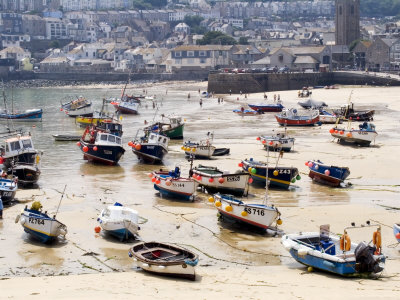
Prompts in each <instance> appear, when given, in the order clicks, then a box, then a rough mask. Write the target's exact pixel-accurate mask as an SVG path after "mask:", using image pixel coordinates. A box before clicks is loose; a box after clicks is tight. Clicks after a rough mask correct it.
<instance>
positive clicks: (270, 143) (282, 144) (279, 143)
mask: <svg viewBox="0 0 400 300" xmlns="http://www.w3.org/2000/svg"><path fill="white" fill-rule="evenodd" d="M257 140H259V141H261V143H262V144H263V145H264V147H265V149H266V150H267V151H286V152H289V151H290V150H291V149H292V147H293V146H294V141H295V138H294V137H289V136H288V135H287V132H286V130H285V132H278V133H277V134H275V135H270V136H267V135H262V136H260V137H257Z"/></svg>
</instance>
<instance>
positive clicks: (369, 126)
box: [358, 122, 375, 131]
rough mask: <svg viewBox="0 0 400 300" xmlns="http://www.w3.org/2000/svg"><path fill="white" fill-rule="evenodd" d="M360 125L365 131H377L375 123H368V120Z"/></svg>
mask: <svg viewBox="0 0 400 300" xmlns="http://www.w3.org/2000/svg"><path fill="white" fill-rule="evenodd" d="M358 127H359V128H360V130H363V131H375V125H374V124H372V123H368V122H364V123H362V124H360V125H358Z"/></svg>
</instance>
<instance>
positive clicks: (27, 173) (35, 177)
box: [10, 156, 41, 187]
mask: <svg viewBox="0 0 400 300" xmlns="http://www.w3.org/2000/svg"><path fill="white" fill-rule="evenodd" d="M36 158H37V161H38V160H39V159H40V157H39V156H37V157H36ZM10 169H11V172H12V174H13V175H14V176H15V177H17V178H18V184H19V186H22V187H29V186H32V185H34V184H36V183H37V182H38V181H39V177H40V174H41V171H40V169H39V167H38V165H37V163H34V164H27V163H16V164H15V165H13V166H12V167H11V168H10Z"/></svg>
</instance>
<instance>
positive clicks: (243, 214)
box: [240, 210, 248, 217]
mask: <svg viewBox="0 0 400 300" xmlns="http://www.w3.org/2000/svg"><path fill="white" fill-rule="evenodd" d="M240 214H241V215H242V217H247V215H248V213H247V211H245V210H244V211H242V212H241V213H240Z"/></svg>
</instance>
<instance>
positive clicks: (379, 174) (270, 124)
mask: <svg viewBox="0 0 400 300" xmlns="http://www.w3.org/2000/svg"><path fill="white" fill-rule="evenodd" d="M199 86H200V88H201V89H202V90H204V89H205V88H206V87H205V85H204V84H197V83H167V84H155V85H146V86H144V87H136V88H135V87H131V88H130V89H128V93H135V94H140V93H142V92H143V88H145V89H146V90H147V95H156V99H157V100H156V103H157V107H158V111H157V112H156V110H154V109H153V108H152V103H151V102H149V103H147V105H146V103H144V104H143V105H142V107H141V108H140V114H139V115H124V116H123V119H122V124H123V130H124V135H123V144H124V148H125V150H127V151H126V152H125V154H124V156H123V157H122V159H121V160H120V162H119V165H118V166H115V167H109V166H101V165H95V164H92V163H88V162H86V161H84V160H83V158H82V153H81V151H80V150H79V148H78V147H77V146H76V144H75V142H55V141H54V139H53V137H52V134H61V133H65V134H75V135H77V134H81V133H82V131H83V129H81V128H79V127H78V126H77V125H76V124H75V123H74V119H72V118H69V117H67V116H66V115H65V114H64V113H63V112H62V111H60V101H64V102H65V101H66V100H65V99H66V98H67V97H72V96H74V95H75V96H78V95H83V96H85V97H86V98H88V99H90V100H92V101H93V103H94V106H95V107H97V109H100V107H101V103H102V100H101V99H102V98H104V97H118V96H119V95H120V93H121V88H122V87H114V88H110V87H103V88H93V87H82V88H54V89H51V88H36V89H20V90H18V89H17V90H14V91H13V98H14V107H16V108H21V109H28V108H43V110H44V114H43V121H42V122H41V123H15V124H14V126H15V127H16V128H21V127H22V128H24V129H25V130H29V131H30V132H31V134H32V136H33V141H34V144H35V147H36V149H38V150H42V151H43V157H42V160H41V170H42V175H41V178H40V181H39V189H38V190H36V189H34V190H28V191H18V192H17V198H18V199H19V200H22V201H27V202H28V203H29V199H31V197H33V198H34V199H39V200H41V201H42V204H43V205H44V206H45V207H48V209H49V210H50V211H51V210H52V211H55V209H56V207H57V205H58V201H59V199H60V192H61V191H62V190H63V188H64V186H65V185H67V188H66V196H65V198H64V199H63V202H62V204H61V208H60V214H59V216H60V219H61V221H62V222H64V223H66V224H67V226H68V229H69V233H68V235H67V241H66V242H65V244H63V243H60V244H57V245H56V246H53V247H43V246H42V245H40V244H37V243H35V242H34V241H31V240H30V239H29V238H28V237H27V236H26V234H25V233H23V232H22V228H21V226H20V225H19V224H14V222H13V219H14V216H15V214H16V212H17V211H20V209H21V208H22V207H23V205H24V204H19V205H16V206H15V207H11V208H7V209H6V210H5V214H7V213H11V212H12V213H13V214H14V215H13V216H12V217H11V216H9V218H8V219H6V220H4V221H3V223H0V235H1V240H0V257H3V259H7V260H8V262H9V263H8V264H7V265H6V266H5V267H3V268H1V267H0V275H9V276H12V275H17V276H18V275H31V274H38V275H45V274H46V275H49V274H71V273H85V272H98V271H99V272H107V271H112V270H113V269H116V270H129V269H130V268H131V264H130V260H129V258H128V257H127V255H126V256H121V255H125V254H126V253H127V248H129V245H130V243H128V244H124V243H118V242H115V241H114V240H112V239H106V238H104V237H102V236H101V235H95V234H94V233H93V227H94V226H96V221H95V220H96V218H97V215H98V213H99V212H100V210H101V209H102V208H103V207H104V206H105V205H106V204H112V203H114V202H115V201H118V202H121V203H123V204H124V205H127V206H130V207H133V208H135V209H137V210H138V211H139V213H140V215H141V216H143V217H144V218H146V219H147V222H146V223H145V224H143V225H142V230H141V233H140V235H141V237H142V238H143V239H144V240H160V241H165V242H167V241H169V242H176V243H179V244H184V245H188V246H189V247H193V249H196V250H197V251H199V253H203V254H204V255H202V256H201V259H202V260H201V261H202V264H215V259H218V260H219V263H221V264H226V263H233V262H237V263H239V264H251V265H258V264H265V263H269V264H279V263H280V259H279V258H278V257H277V255H278V254H279V253H276V251H275V252H274V250H273V249H272V248H271V246H270V245H269V244H272V245H276V244H277V243H279V241H277V239H273V240H272V241H271V240H269V239H268V238H266V237H265V236H263V235H260V234H249V233H248V232H246V231H239V232H237V230H236V228H235V227H232V226H228V225H224V224H221V223H220V222H218V220H217V217H216V210H215V209H214V208H213V206H212V205H211V204H209V203H208V202H207V198H208V196H207V195H204V194H202V193H200V192H199V195H198V197H197V199H196V201H195V202H194V203H185V202H179V201H171V200H168V199H163V198H160V197H159V195H158V194H156V192H155V190H154V189H153V187H152V183H151V182H150V179H149V177H148V176H147V174H148V173H149V172H151V171H153V170H155V169H158V168H161V167H163V166H153V165H145V164H141V163H139V162H138V160H137V158H136V157H135V156H134V154H133V153H132V151H131V150H130V149H129V147H128V146H127V143H128V141H129V140H131V139H133V138H134V137H135V134H136V131H137V129H139V128H141V127H142V126H143V124H144V120H147V121H148V122H150V121H151V120H153V119H154V118H157V117H155V114H156V113H157V114H158V116H159V115H160V114H161V113H163V114H165V115H168V114H172V113H175V114H177V115H181V116H182V117H183V118H184V119H185V122H186V125H185V130H184V135H185V139H192V140H199V139H203V138H205V135H206V133H207V132H213V133H214V144H215V145H216V146H218V147H229V148H230V149H231V154H230V155H229V156H226V157H220V158H217V159H213V160H209V161H206V160H196V161H195V163H194V165H197V164H198V163H201V164H204V165H213V166H218V167H220V168H221V169H224V170H230V171H235V170H236V169H238V166H237V164H238V163H239V162H240V160H241V159H244V158H249V157H253V158H255V159H258V160H267V159H268V160H269V162H270V163H271V164H275V163H276V157H277V154H276V153H269V155H270V156H269V158H267V152H266V151H265V150H264V149H263V147H262V144H261V143H260V142H258V141H256V137H257V136H259V135H262V134H268V133H271V132H272V130H274V131H279V130H282V128H279V126H278V124H277V122H276V120H275V118H274V114H273V113H266V114H264V115H259V116H245V117H240V116H237V115H236V114H234V113H232V109H237V108H240V106H241V105H244V103H245V101H246V99H245V98H244V96H242V97H240V96H239V97H240V99H239V101H238V100H236V99H237V97H238V95H232V96H227V95H224V98H225V101H224V102H223V103H220V104H218V101H217V99H216V98H211V99H204V98H203V105H202V107H201V106H200V105H199V99H200V95H199V93H198V91H197V90H198V88H199ZM166 90H168V92H167V93H166ZM351 91H353V94H352V101H354V102H355V103H356V108H358V109H365V108H368V107H374V108H375V109H376V117H375V121H374V123H375V125H376V126H377V131H378V133H379V135H378V138H377V140H376V143H375V145H374V146H372V147H365V148H360V147H351V146H343V145H339V144H337V143H334V142H332V139H331V137H330V134H329V132H328V131H329V129H330V128H331V126H332V125H323V126H321V127H310V128H289V129H288V133H289V134H290V135H293V136H295V137H296V142H295V147H294V151H293V152H291V153H285V154H284V156H283V158H282V159H281V160H280V162H279V165H282V166H294V167H297V168H298V169H299V171H300V174H301V177H302V179H301V180H300V181H297V182H296V183H295V184H294V185H293V186H292V187H291V188H290V189H289V191H280V190H270V191H269V201H270V202H271V203H274V204H275V205H277V206H278V207H287V206H296V207H304V206H319V205H335V204H351V203H365V204H379V205H386V206H398V203H397V202H398V196H399V192H400V188H399V186H400V182H399V177H398V175H397V172H396V170H395V169H394V168H393V165H394V163H395V161H396V157H395V153H396V152H397V151H398V149H399V146H400V142H399V141H400V139H399V137H400V133H399V130H398V128H399V120H400V117H399V114H398V112H399V110H400V109H399V103H397V100H396V95H398V93H399V92H400V88H365V87H352V88H341V89H338V90H315V91H314V93H313V97H314V99H318V100H323V101H325V102H327V103H328V104H329V106H339V105H340V104H344V103H346V102H347V100H348V97H349V94H350V92H351ZM189 93H190V99H188V94H189ZM8 94H9V95H10V91H8ZM268 94H269V98H270V99H271V98H272V96H273V93H268ZM280 94H281V98H282V99H283V104H284V105H285V106H288V107H295V106H296V102H297V101H298V99H297V97H296V95H297V91H284V92H281V93H280ZM9 97H11V96H9ZM261 101H262V94H259V95H250V96H249V99H247V102H248V103H249V102H253V103H257V102H261ZM146 106H147V107H146ZM109 110H110V111H112V110H113V108H112V107H109ZM0 126H6V123H4V122H3V123H2V124H1V125H0ZM354 126H357V125H354ZM181 145H182V141H171V143H170V145H169V153H168V155H167V156H166V158H165V160H164V167H167V168H173V167H175V165H180V166H181V167H182V169H183V174H187V171H188V169H189V163H188V162H187V161H186V159H185V157H184V153H183V151H182V150H181V149H180V147H181ZM309 159H320V160H322V161H324V162H325V163H330V164H335V165H343V166H348V167H349V168H350V171H351V174H350V176H349V178H348V180H349V181H350V182H351V183H352V184H353V185H352V186H351V187H349V188H344V189H332V188H329V187H326V186H322V185H319V184H315V183H313V182H311V181H310V179H309V178H308V168H307V167H306V166H305V165H304V162H305V161H307V160H309ZM264 193H265V190H264V189H263V188H261V187H252V188H251V190H250V196H249V197H248V200H245V201H255V202H261V201H262V199H263V197H264ZM32 195H33V196H32ZM283 220H285V216H283ZM10 248H11V249H14V250H13V251H11V252H9V251H6V250H5V249H10ZM271 249H272V250H271ZM196 250H195V251H196ZM90 252H93V253H96V254H93V255H83V254H85V253H86V254H87V253H89V254H90ZM249 252H253V253H252V254H251V255H249ZM88 266H89V267H88ZM10 270H12V271H10Z"/></svg>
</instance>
